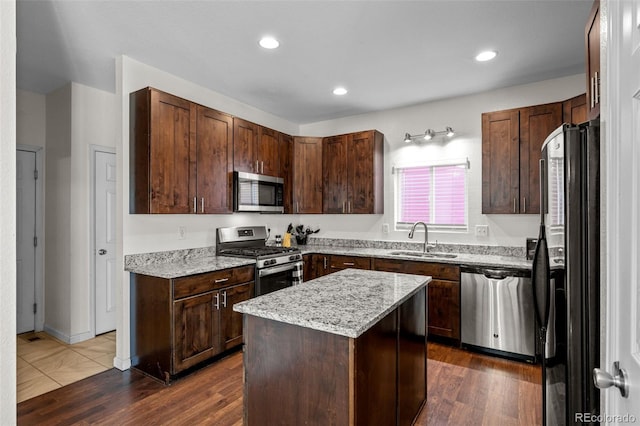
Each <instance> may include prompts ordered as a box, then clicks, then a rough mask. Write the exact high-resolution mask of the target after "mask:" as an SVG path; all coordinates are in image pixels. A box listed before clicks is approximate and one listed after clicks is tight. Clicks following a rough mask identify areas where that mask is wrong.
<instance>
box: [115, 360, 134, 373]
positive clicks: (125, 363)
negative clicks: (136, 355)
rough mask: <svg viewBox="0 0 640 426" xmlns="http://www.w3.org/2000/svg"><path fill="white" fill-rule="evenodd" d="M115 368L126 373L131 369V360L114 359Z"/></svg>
mask: <svg viewBox="0 0 640 426" xmlns="http://www.w3.org/2000/svg"><path fill="white" fill-rule="evenodd" d="M113 366H114V367H115V368H117V369H118V370H121V371H124V370H128V369H130V368H131V358H118V357H115V358H113Z"/></svg>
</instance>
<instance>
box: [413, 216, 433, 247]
mask: <svg viewBox="0 0 640 426" xmlns="http://www.w3.org/2000/svg"><path fill="white" fill-rule="evenodd" d="M418 225H422V226H424V245H423V247H422V252H423V253H426V252H428V251H429V248H431V247H432V246H430V245H429V229H428V228H427V224H426V223H424V222H416V223H414V224H413V226H412V227H411V231H409V238H413V233H414V232H416V226H418Z"/></svg>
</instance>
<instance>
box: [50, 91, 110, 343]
mask: <svg viewBox="0 0 640 426" xmlns="http://www.w3.org/2000/svg"><path fill="white" fill-rule="evenodd" d="M117 111H118V102H117V98H116V96H115V95H114V94H113V93H108V92H104V91H101V90H97V89H94V88H91V87H87V86H84V85H81V84H77V83H70V84H68V85H66V86H64V87H62V88H60V89H58V90H56V91H53V92H51V93H49V94H48V95H47V96H46V147H47V155H46V165H47V167H46V175H45V181H46V187H47V191H46V215H45V221H46V226H45V227H46V239H45V253H46V254H45V269H46V275H45V277H46V279H45V330H47V331H48V332H49V333H51V334H53V335H55V336H56V337H58V338H60V339H61V340H63V341H66V342H71V343H74V342H78V341H82V340H85V339H87V338H90V337H93V335H94V323H93V321H92V315H91V310H90V307H91V305H92V304H91V300H90V298H91V297H92V294H93V293H92V289H91V287H90V285H91V282H92V281H91V276H90V271H91V268H90V265H91V262H92V261H93V253H92V248H91V246H90V242H91V238H90V222H91V220H90V213H91V205H90V202H91V197H90V195H91V175H90V174H91V170H90V165H91V158H90V146H91V145H100V146H107V147H115V146H116V143H117V141H118V140H119V136H118V133H117V132H118V129H119V128H120V126H119V123H118V117H119V114H118V113H117Z"/></svg>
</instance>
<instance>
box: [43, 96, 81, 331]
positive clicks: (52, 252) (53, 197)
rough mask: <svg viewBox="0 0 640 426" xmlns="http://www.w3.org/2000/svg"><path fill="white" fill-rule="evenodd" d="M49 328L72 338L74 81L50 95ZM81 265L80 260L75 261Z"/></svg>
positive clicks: (47, 181)
mask: <svg viewBox="0 0 640 426" xmlns="http://www.w3.org/2000/svg"><path fill="white" fill-rule="evenodd" d="M46 126H47V136H46V147H47V155H46V158H45V161H46V165H45V168H46V174H45V185H46V191H45V204H46V206H47V207H46V209H47V210H46V213H45V229H46V230H47V231H46V232H47V233H46V236H45V302H44V303H45V319H44V324H45V330H46V331H48V332H49V333H51V334H53V335H55V336H56V337H58V338H60V339H62V340H65V341H69V339H70V330H71V325H70V320H71V318H70V316H69V312H70V309H71V306H70V300H69V299H70V280H71V275H70V274H71V270H70V268H71V247H70V233H71V220H70V219H71V208H70V207H71V201H70V191H69V189H70V186H71V173H70V170H71V85H70V84H68V85H66V86H64V87H62V88H60V89H58V90H55V91H53V92H51V93H49V94H48V95H47V99H46ZM74 265H78V264H74Z"/></svg>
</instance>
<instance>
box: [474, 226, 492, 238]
mask: <svg viewBox="0 0 640 426" xmlns="http://www.w3.org/2000/svg"><path fill="white" fill-rule="evenodd" d="M488 235H489V225H476V237H486V236H488Z"/></svg>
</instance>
